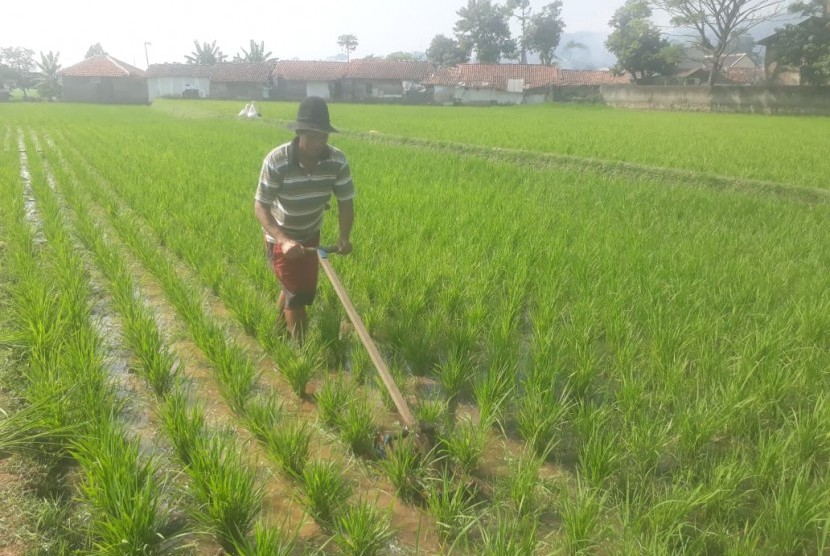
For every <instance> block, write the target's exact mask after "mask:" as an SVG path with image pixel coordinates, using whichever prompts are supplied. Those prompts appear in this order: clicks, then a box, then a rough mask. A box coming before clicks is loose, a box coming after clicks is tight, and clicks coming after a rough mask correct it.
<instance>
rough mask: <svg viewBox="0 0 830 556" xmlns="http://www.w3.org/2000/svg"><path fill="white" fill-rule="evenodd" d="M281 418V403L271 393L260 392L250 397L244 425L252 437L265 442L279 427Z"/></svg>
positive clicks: (273, 393)
mask: <svg viewBox="0 0 830 556" xmlns="http://www.w3.org/2000/svg"><path fill="white" fill-rule="evenodd" d="M282 416H283V408H282V402H280V400H279V397H278V395H277V394H276V393H275V392H273V391H269V392H261V393H259V394H257V395H256V396H254V397H252V398H251V399H250V400H249V401H248V403H247V405H246V408H245V423H246V424H247V425H248V430H250V431H251V432H252V433H253V434H254V436H256V437H257V439H259V440H260V441H262V442H267V439H268V438H270V437H271V436H272V435H273V433H274V430H275V429H276V428H277V427H278V426H279V425H280V422H281V421H282Z"/></svg>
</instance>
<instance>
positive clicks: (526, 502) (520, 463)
mask: <svg viewBox="0 0 830 556" xmlns="http://www.w3.org/2000/svg"><path fill="white" fill-rule="evenodd" d="M543 463H544V459H543V458H542V457H540V456H539V455H537V454H536V453H535V452H533V451H525V452H523V453H522V454H520V455H519V457H517V458H515V459H511V460H509V461H508V469H509V471H508V473H507V475H506V476H505V477H504V479H502V481H500V484H498V485H497V487H496V493H497V496H498V497H499V498H503V499H504V500H505V501H506V502H508V503H509V504H510V505H511V507H512V508H513V510H514V511H515V513H516V515H517V516H518V517H520V518H524V517H526V516H532V515H535V514H536V513H537V511H538V510H539V509H540V505H541V502H540V500H539V488H540V485H539V470H540V469H541V468H542V464H543Z"/></svg>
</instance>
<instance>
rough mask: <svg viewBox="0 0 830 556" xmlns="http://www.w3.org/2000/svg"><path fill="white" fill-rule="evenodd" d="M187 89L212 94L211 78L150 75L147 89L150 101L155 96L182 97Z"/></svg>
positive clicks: (200, 93)
mask: <svg viewBox="0 0 830 556" xmlns="http://www.w3.org/2000/svg"><path fill="white" fill-rule="evenodd" d="M185 89H198V90H199V96H200V97H202V98H206V97H208V96H210V79H209V78H207V77H150V78H148V79H147V91H148V93H149V97H150V102H152V101H153V99H154V98H158V97H164V96H172V97H181V96H182V91H184V90H185Z"/></svg>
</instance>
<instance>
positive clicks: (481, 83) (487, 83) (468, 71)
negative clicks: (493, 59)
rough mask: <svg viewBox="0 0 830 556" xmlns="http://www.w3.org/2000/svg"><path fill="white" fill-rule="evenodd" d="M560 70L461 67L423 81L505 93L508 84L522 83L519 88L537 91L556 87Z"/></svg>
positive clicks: (516, 66) (528, 66)
mask: <svg viewBox="0 0 830 556" xmlns="http://www.w3.org/2000/svg"><path fill="white" fill-rule="evenodd" d="M558 78H559V69H558V68H556V67H555V66H542V65H531V64H462V65H459V66H455V67H453V68H443V69H440V70H438V71H436V72H435V73H434V74H432V75H431V76H430V77H429V79H427V80H426V81H424V84H425V85H442V86H446V87H456V86H458V87H467V88H471V89H497V90H501V91H506V90H507V84H508V81H509V80H517V79H522V80H524V83H523V85H522V88H523V89H524V90H528V89H538V88H542V87H548V86H551V85H556V83H557V81H558Z"/></svg>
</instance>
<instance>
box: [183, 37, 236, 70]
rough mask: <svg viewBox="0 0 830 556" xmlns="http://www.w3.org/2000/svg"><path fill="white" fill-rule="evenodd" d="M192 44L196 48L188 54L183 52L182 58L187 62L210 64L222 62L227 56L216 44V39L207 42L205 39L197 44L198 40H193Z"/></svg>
mask: <svg viewBox="0 0 830 556" xmlns="http://www.w3.org/2000/svg"><path fill="white" fill-rule="evenodd" d="M193 46H195V47H196V49H195V50H194V51H193V52H191V53H190V54H185V56H184V59H185V60H187V63H188V64H201V65H205V66H212V65H213V64H218V63H219V62H224V61H225V59H226V58H227V56H226V55H225V54H224V53H223V52H222V50H221V49H220V48H219V47H218V46H216V41H213V42H212V43H208V42H207V41H205V42H203V43H201V44H199V41H193Z"/></svg>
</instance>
